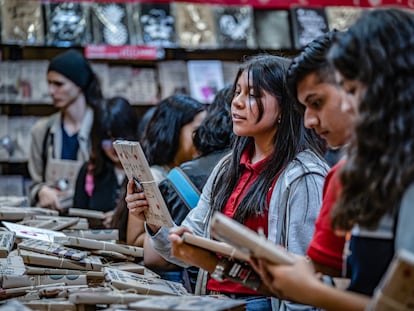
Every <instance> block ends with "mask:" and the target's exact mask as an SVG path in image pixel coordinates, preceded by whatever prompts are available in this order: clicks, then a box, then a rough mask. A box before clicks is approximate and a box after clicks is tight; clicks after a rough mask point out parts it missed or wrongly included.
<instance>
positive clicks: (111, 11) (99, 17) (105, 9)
mask: <svg viewBox="0 0 414 311" xmlns="http://www.w3.org/2000/svg"><path fill="white" fill-rule="evenodd" d="M129 9H130V6H129V4H128V3H121V2H119V3H115V2H111V3H92V4H91V25H92V42H93V43H94V44H106V45H126V44H130V43H131V39H130V36H129V34H130V32H131V31H130V21H129V17H130V14H129V12H128V11H129Z"/></svg>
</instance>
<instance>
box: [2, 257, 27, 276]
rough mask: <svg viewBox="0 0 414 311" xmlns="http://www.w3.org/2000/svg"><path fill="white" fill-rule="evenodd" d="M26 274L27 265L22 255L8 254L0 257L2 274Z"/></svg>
mask: <svg viewBox="0 0 414 311" xmlns="http://www.w3.org/2000/svg"><path fill="white" fill-rule="evenodd" d="M23 274H26V267H25V265H24V262H23V258H22V257H20V256H12V255H10V256H8V257H7V258H0V275H1V276H5V275H23Z"/></svg>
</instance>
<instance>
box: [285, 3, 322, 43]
mask: <svg viewBox="0 0 414 311" xmlns="http://www.w3.org/2000/svg"><path fill="white" fill-rule="evenodd" d="M291 21H292V32H293V39H294V45H295V46H294V47H295V48H296V49H298V50H300V49H301V48H303V47H305V46H306V45H307V44H308V43H309V42H311V41H312V40H314V39H316V38H317V37H319V36H321V35H323V34H324V33H325V32H328V31H329V26H328V20H327V18H326V14H325V9H324V8H317V7H315V8H310V7H306V8H305V7H294V8H292V9H291Z"/></svg>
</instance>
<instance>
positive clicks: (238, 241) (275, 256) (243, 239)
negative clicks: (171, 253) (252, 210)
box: [210, 212, 295, 264]
mask: <svg viewBox="0 0 414 311" xmlns="http://www.w3.org/2000/svg"><path fill="white" fill-rule="evenodd" d="M210 231H211V235H212V236H213V237H214V238H216V239H218V240H221V241H225V242H227V243H229V244H230V245H232V246H234V247H236V248H237V249H239V250H240V251H242V252H244V253H246V254H249V255H251V256H253V257H256V258H263V259H267V260H268V261H270V262H273V263H275V264H293V262H294V260H295V258H294V255H293V254H291V253H289V252H288V251H287V250H286V249H284V248H283V247H281V246H280V245H276V244H274V243H273V242H271V241H269V240H267V238H266V237H263V236H260V235H259V234H258V233H256V232H255V231H253V230H251V229H250V228H248V227H246V226H244V225H242V224H241V223H239V222H237V221H235V220H234V219H232V218H230V217H227V216H225V215H224V214H222V213H220V212H215V213H214V215H213V218H212V220H211V226H210Z"/></svg>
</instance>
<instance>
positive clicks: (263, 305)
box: [244, 296, 272, 311]
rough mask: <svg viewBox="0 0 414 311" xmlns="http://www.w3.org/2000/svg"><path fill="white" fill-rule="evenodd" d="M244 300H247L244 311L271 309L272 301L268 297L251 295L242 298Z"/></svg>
mask: <svg viewBox="0 0 414 311" xmlns="http://www.w3.org/2000/svg"><path fill="white" fill-rule="evenodd" d="M244 300H246V301H247V304H246V311H268V310H272V303H271V300H270V298H266V297H263V296H251V297H246V298H244Z"/></svg>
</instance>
